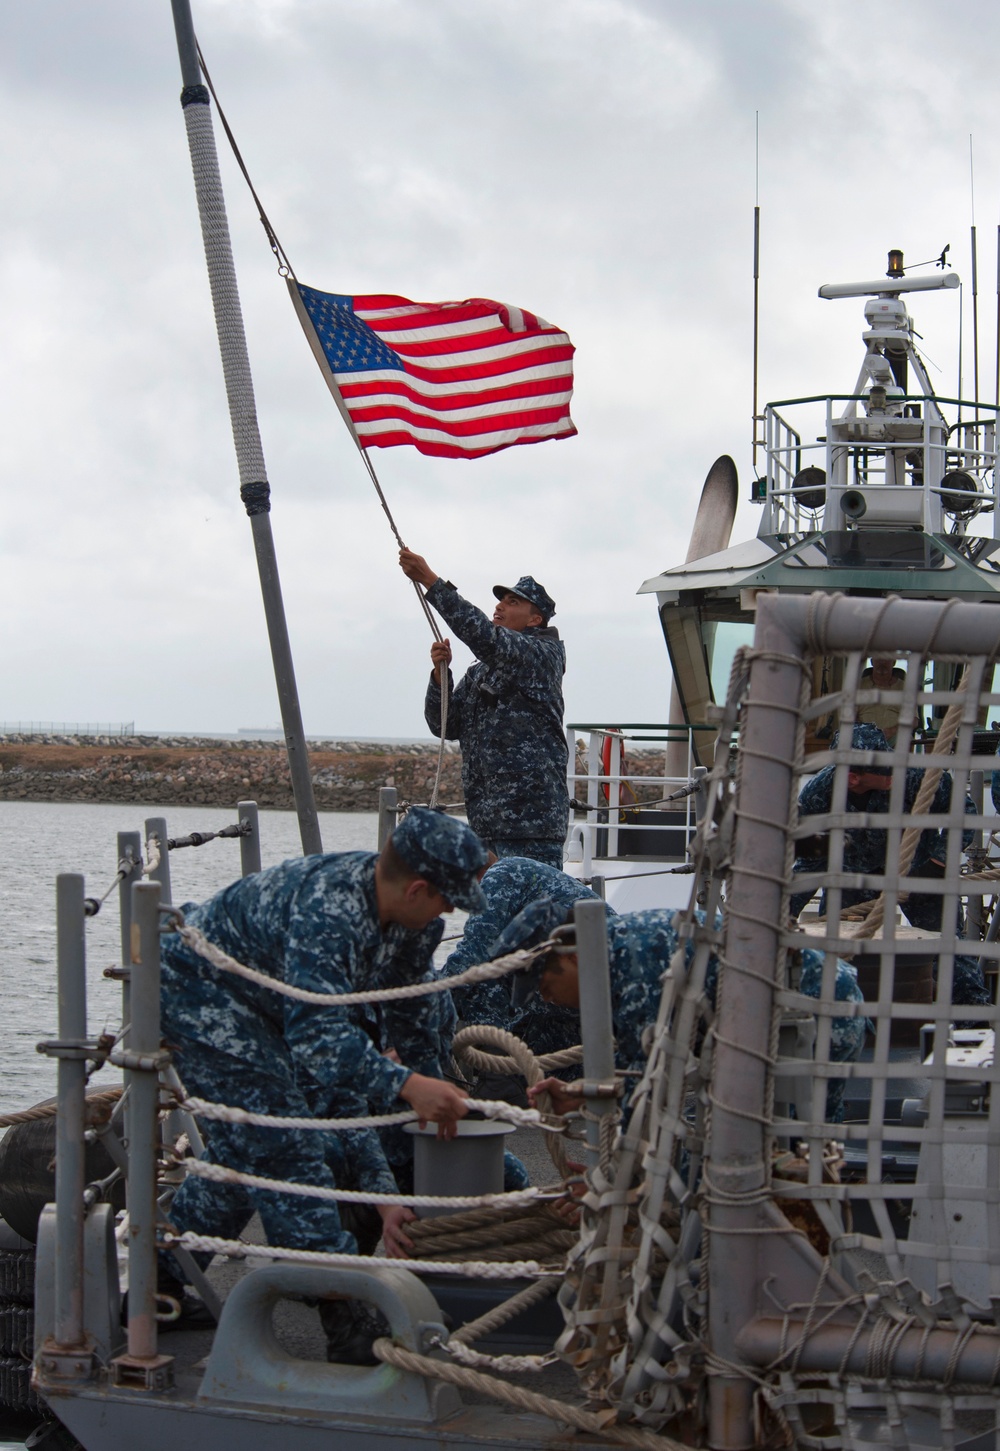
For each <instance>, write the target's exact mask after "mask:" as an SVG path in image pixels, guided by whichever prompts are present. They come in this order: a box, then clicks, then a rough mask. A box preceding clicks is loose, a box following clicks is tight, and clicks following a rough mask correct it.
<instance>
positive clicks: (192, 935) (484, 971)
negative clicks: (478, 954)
mask: <svg viewBox="0 0 1000 1451" xmlns="http://www.w3.org/2000/svg"><path fill="white" fill-rule="evenodd" d="M173 918H174V921H175V922H176V923H178V924H179V925H178V926H177V928H176V931H177V934H178V936H179V937H180V938H181V940H182V941H183V942H184V944H185V946H186V947H190V949H191V951H192V952H194V953H196V954H197V955H198V956H199V957H203V958H204V959H205V960H206V962H210V963H211V964H212V966H213V967H218V968H220V969H221V970H222V971H223V972H231V973H234V974H235V975H236V976H237V977H243V978H246V980H247V981H248V982H255V983H257V984H258V985H259V986H260V987H266V988H268V989H270V991H271V992H276V993H279V994H280V995H281V996H282V997H286V998H294V999H295V1000H296V1002H300V1003H314V1004H315V1005H316V1006H317V1007H324V1008H334V1007H355V1006H358V1005H360V1004H362V1003H391V1002H398V1001H400V999H404V998H422V997H426V996H427V995H429V994H431V993H445V992H450V991H451V989H452V988H454V987H464V986H465V985H466V984H467V983H473V982H492V981H493V980H494V979H495V978H499V977H506V976H507V974H508V973H510V972H523V971H524V969H525V968H527V967H530V966H531V964H532V963H533V962H534V961H535V959H536V958H537V957H544V956H545V955H546V954H547V953H548V952H550V951H551V950H552V947H553V943H552V942H551V941H549V942H543V943H541V944H539V946H538V947H532V948H528V949H525V950H522V951H519V952H511V953H509V954H508V955H507V956H506V957H498V958H497V959H496V960H495V961H494V962H481V963H478V964H477V965H476V966H475V967H469V968H466V970H465V972H460V973H458V974H457V975H456V976H455V977H447V976H445V975H444V974H440V975H439V976H438V977H436V978H433V979H431V981H430V982H413V983H407V984H405V985H404V986H402V987H386V988H372V989H370V990H369V991H368V992H360V993H316V992H312V991H311V990H310V989H309V988H302V987H293V986H292V985H291V984H290V983H286V982H281V981H279V979H278V978H276V977H269V976H268V974H267V973H266V972H260V971H259V970H258V969H257V968H255V967H247V966H246V965H245V963H242V962H238V961H237V960H236V958H235V957H230V956H229V954H228V952H223V951H222V948H221V947H216V946H215V944H214V943H212V942H209V940H208V938H207V937H206V936H205V934H204V933H203V932H201V931H200V930H199V929H198V928H197V927H189V926H188V925H187V924H186V923H184V922H183V920H182V918H181V916H180V913H179V912H174V913H173Z"/></svg>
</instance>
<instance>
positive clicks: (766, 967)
mask: <svg viewBox="0 0 1000 1451" xmlns="http://www.w3.org/2000/svg"><path fill="white" fill-rule="evenodd" d="M794 606H801V609H800V614H799V616H797V617H796V621H795V628H792V627H789V631H788V633H789V635H790V637H791V641H790V642H789V641H788V640H786V641H785V642H784V643H783V644H782V645H781V646H779V647H778V648H770V649H764V648H761V647H760V645H759V644H758V645H757V646H755V648H754V649H752V650H747V651H744V652H741V654H740V655H739V656H738V657H737V661H736V664H735V666H734V671H733V678H732V681H731V687H730V692H729V698H728V700H727V702H726V704H725V707H724V709H723V711H722V712H721V717H722V718H721V735H720V740H722V741H728V740H730V739H732V740H733V741H734V742H735V741H736V740H738V741H739V746H738V748H736V747H735V745H734V749H733V751H732V754H731V755H728V754H727V752H726V751H725V749H722V750H720V751H719V753H718V756H717V761H716V766H715V768H714V770H713V771H712V772H711V773H710V776H709V780H708V800H709V807H708V811H707V813H706V815H705V817H704V819H703V820H702V823H701V826H700V830H699V834H698V838H697V843H696V864H697V871H698V876H697V883H696V887H695V891H694V897H693V899H692V903H691V906H690V907H689V909H688V910H687V912H686V913H683V914H682V919H683V925H682V928H681V939H682V941H681V948H680V949H679V951H678V952H677V954H675V958H674V960H673V962H672V963H671V964H670V970H669V971H668V972H667V973H666V975H665V978H664V991H663V998H662V1002H661V1006H660V1013H659V1018H658V1021H657V1023H656V1027H655V1031H654V1033H653V1034H652V1036H651V1043H650V1054H649V1060H648V1065H647V1069H646V1072H645V1075H644V1077H643V1079H642V1080H641V1082H640V1083H639V1084H638V1085H637V1087H636V1088H635V1090H634V1091H633V1094H632V1098H631V1106H630V1110H629V1112H628V1115H627V1116H626V1119H625V1121H624V1124H623V1128H622V1132H621V1135H620V1138H619V1141H618V1142H617V1144H616V1145H615V1146H614V1147H613V1149H609V1152H608V1154H607V1155H606V1158H605V1162H604V1163H603V1164H602V1167H601V1170H600V1171H599V1172H598V1173H597V1174H594V1175H592V1176H591V1179H590V1186H589V1193H588V1196H587V1198H586V1200H585V1205H584V1216H583V1225H582V1230H581V1238H580V1243H579V1246H578V1248H577V1250H576V1252H575V1254H574V1255H573V1256H571V1265H570V1272H569V1275H568V1277H567V1281H566V1284H565V1285H564V1287H563V1290H562V1291H561V1294H560V1298H561V1300H562V1302H563V1307H564V1311H565V1313H566V1317H567V1330H566V1332H565V1334H564V1336H563V1339H562V1341H561V1343H560V1348H561V1350H562V1352H563V1354H564V1356H565V1357H566V1358H567V1359H570V1360H571V1361H572V1362H573V1363H574V1364H575V1365H576V1366H577V1368H578V1371H579V1374H580V1377H581V1381H582V1383H583V1385H584V1386H585V1387H586V1389H587V1390H588V1391H589V1394H590V1397H591V1401H592V1403H593V1404H594V1406H595V1408H599V1409H603V1411H604V1413H605V1414H608V1415H612V1414H613V1415H615V1416H616V1417H617V1418H619V1419H621V1420H632V1421H638V1422H639V1423H640V1424H643V1425H646V1426H648V1427H649V1428H651V1429H655V1430H657V1431H659V1432H660V1433H661V1434H665V1435H671V1434H673V1435H682V1436H683V1437H690V1438H691V1439H692V1441H693V1443H694V1444H706V1443H707V1444H711V1445H714V1446H733V1447H737V1446H740V1447H742V1446H747V1445H754V1446H772V1445H773V1446H792V1445H794V1446H801V1447H817V1448H830V1451H832V1448H840V1447H844V1448H862V1447H869V1446H872V1445H875V1444H878V1445H892V1446H899V1447H918V1446H924V1445H928V1446H930V1445H934V1446H946V1447H951V1446H954V1447H960V1446H964V1445H969V1446H973V1445H974V1446H976V1447H977V1448H978V1447H981V1446H982V1447H985V1446H989V1447H993V1446H1000V1212H998V1211H1000V1095H994V1093H993V1091H992V1090H993V1082H994V1078H995V1075H996V1066H995V1057H994V1027H995V1021H996V1008H995V1006H994V999H995V996H996V992H995V982H996V973H997V962H998V958H1000V943H998V940H997V938H998V928H1000V911H998V892H1000V851H998V849H997V844H996V837H995V835H994V828H995V827H996V826H997V825H998V822H997V817H996V814H995V811H994V808H993V804H992V800H991V785H992V779H993V777H992V773H993V769H994V767H995V766H996V767H997V768H1000V761H998V760H996V759H995V754H996V750H997V744H998V742H1000V735H996V734H994V733H993V732H992V731H989V730H988V729H986V723H987V721H988V719H989V718H991V716H992V714H993V713H994V712H995V713H996V714H997V716H998V717H1000V692H997V691H995V690H994V663H995V660H996V657H997V653H998V650H1000V615H998V613H997V611H996V609H995V607H983V606H978V607H977V606H966V605H962V606H960V607H959V610H960V611H965V612H968V613H969V617H970V619H972V617H973V614H974V612H976V611H978V614H979V617H982V616H983V614H984V612H985V615H988V616H992V618H993V619H995V620H996V621H997V624H996V626H995V627H994V628H995V632H996V636H997V645H996V646H995V647H994V648H991V649H990V650H989V651H984V653H983V654H981V655H979V656H969V655H960V654H958V653H955V652H953V653H951V654H944V653H942V650H941V648H940V647H939V645H938V644H936V642H935V633H936V628H937V626H936V623H935V620H936V619H938V618H939V619H940V620H943V619H944V618H945V616H948V617H949V619H951V615H950V613H949V611H950V607H949V606H947V605H942V606H928V605H927V604H926V603H924V604H921V605H920V606H919V607H917V608H919V609H920V610H922V611H923V612H924V613H923V614H921V615H920V616H919V618H917V617H914V615H913V614H912V611H913V610H914V608H915V606H914V605H912V604H908V603H903V602H900V601H898V600H892V601H874V600H872V601H867V600H866V601H853V600H852V601H847V600H843V599H841V598H840V597H836V596H834V597H825V598H823V597H814V600H813V602H812V603H809V602H808V601H807V600H805V599H802V600H801V601H791V600H789V599H787V598H786V599H785V600H783V601H781V605H780V609H781V610H783V611H785V612H786V613H787V612H788V611H789V610H790V609H791V608H792V607H794ZM929 610H930V611H932V612H933V611H937V616H935V617H934V618H932V619H931V621H930V624H928V618H927V615H928V611H929ZM838 611H839V613H838ZM845 611H847V612H848V613H849V614H850V620H849V621H848V622H847V623H845V620H844V618H843V616H844V614H845ZM963 618H964V617H963ZM980 622H981V620H980ZM786 623H787V622H786ZM952 623H954V621H953V620H952ZM890 626H892V627H894V628H895V630H896V634H895V635H892V634H891V630H890V637H889V638H887V637H886V634H885V632H886V630H889V629H890ZM911 626H912V628H910V627H911ZM796 631H797V632H798V634H797V635H796ZM838 631H839V634H838ZM880 632H881V633H880ZM954 633H955V632H954V630H952V636H954ZM980 633H982V631H980ZM914 635H916V636H917V637H918V639H919V638H920V637H921V636H925V637H928V638H927V643H926V644H925V645H924V646H923V648H920V649H915V648H912V645H913V643H914V642H913V638H912V637H913V636H914ZM844 637H846V643H838V642H840V641H843V640H844ZM959 637H960V638H961V632H959ZM876 638H877V639H878V643H879V645H880V646H881V647H882V648H883V649H884V651H885V653H887V654H889V655H890V656H891V657H892V661H893V662H898V664H896V665H895V668H894V673H893V674H892V675H891V676H890V679H889V683H888V684H885V683H882V684H881V685H879V686H876V685H873V684H872V680H871V669H870V667H869V656H870V654H871V650H872V642H873V641H874V640H875V639H876ZM831 641H832V642H833V643H831ZM908 641H909V644H910V646H911V648H907V643H908ZM852 645H853V648H850V646H852ZM834 648H836V652H837V653H836V659H835V666H836V669H835V674H836V681H837V683H836V687H835V688H833V687H831V683H830V677H831V676H832V675H833V674H834V670H833V668H832V667H831V656H832V654H833V650H834ZM824 662H825V664H824ZM890 668H892V667H890ZM866 670H867V671H868V674H867V675H866V674H865V672H866ZM904 672H905V674H904ZM880 679H881V680H882V681H884V680H885V674H884V670H883V671H880ZM819 683H822V686H823V688H822V689H820V690H819V691H818V692H817V684H819ZM876 721H879V722H881V724H880V725H878V724H875V722H876ZM782 731H784V733H785V735H784V743H783V742H782V735H781V733H782ZM775 773H777V774H775ZM997 786H998V788H1000V775H998V777H997ZM997 794H998V797H1000V789H998V792H997ZM984 797H985V803H984ZM720 914H721V915H720ZM727 1438H731V1439H727Z"/></svg>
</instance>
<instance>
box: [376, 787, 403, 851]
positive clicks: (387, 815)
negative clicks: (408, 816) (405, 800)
mask: <svg viewBox="0 0 1000 1451" xmlns="http://www.w3.org/2000/svg"><path fill="white" fill-rule="evenodd" d="M398 808H399V792H398V791H397V790H396V788H395V786H380V787H379V793H378V849H379V851H381V850H382V848H383V847H384V846H385V844H386V842H387V841H388V840H389V838H390V836H391V835H392V833H393V832H394V831H395V829H396V811H397V810H398Z"/></svg>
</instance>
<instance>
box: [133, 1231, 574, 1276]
mask: <svg viewBox="0 0 1000 1451" xmlns="http://www.w3.org/2000/svg"><path fill="white" fill-rule="evenodd" d="M162 1244H163V1247H164V1248H165V1249H172V1248H173V1247H174V1246H177V1247H179V1248H180V1249H186V1250H191V1251H193V1252H194V1253H196V1254H213V1255H225V1256H226V1257H227V1258H228V1259H263V1260H282V1261H287V1262H289V1263H292V1264H308V1265H333V1266H339V1267H342V1268H344V1269H351V1270H356V1269H365V1270H367V1269H380V1270H399V1269H407V1270H412V1271H413V1272H414V1273H415V1274H418V1275H419V1274H427V1275H470V1276H472V1277H473V1278H475V1279H479V1280H510V1279H526V1280H528V1279H539V1278H541V1277H542V1276H545V1275H552V1276H559V1277H561V1276H562V1270H561V1269H557V1270H553V1269H546V1268H543V1266H542V1265H540V1264H539V1263H538V1261H537V1260H495V1261H490V1260H416V1259H390V1258H389V1256H388V1255H348V1254H334V1253H331V1252H328V1251H326V1250H313V1249H286V1248H285V1247H284V1246H283V1245H271V1244H248V1243H247V1241H246V1240H242V1239H219V1238H217V1237H216V1236H215V1235H211V1234H192V1233H190V1231H185V1233H184V1234H177V1233H176V1231H172V1230H167V1231H166V1232H165V1233H164V1235H163V1237H162Z"/></svg>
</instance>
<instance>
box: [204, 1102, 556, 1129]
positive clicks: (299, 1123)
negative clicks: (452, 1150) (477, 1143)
mask: <svg viewBox="0 0 1000 1451" xmlns="http://www.w3.org/2000/svg"><path fill="white" fill-rule="evenodd" d="M463 1102H464V1103H465V1106H466V1108H468V1109H471V1110H474V1111H475V1112H476V1113H481V1114H483V1115H484V1117H486V1118H489V1119H494V1118H496V1119H505V1120H507V1122H509V1123H512V1124H516V1125H517V1126H518V1128H534V1129H546V1130H547V1131H548V1132H549V1133H552V1134H559V1133H563V1132H564V1126H563V1125H562V1124H553V1123H547V1122H546V1121H545V1119H544V1118H543V1117H542V1115H541V1114H540V1113H539V1111H538V1109H537V1108H519V1107H518V1105H517V1104H515V1103H505V1102H504V1101H503V1100H502V1099H490V1098H466V1099H464V1100H463ZM176 1107H177V1108H181V1109H186V1110H187V1112H188V1113H190V1114H194V1116H195V1117H196V1118H208V1119H217V1120H218V1121H219V1122H220V1123H226V1124H255V1125H257V1126H259V1127H260V1128H270V1129H319V1130H320V1131H321V1132H331V1131H336V1130H338V1129H381V1128H388V1127H389V1126H390V1125H391V1124H411V1123H416V1121H417V1119H418V1117H419V1115H418V1114H416V1113H414V1112H413V1110H412V1109H406V1110H404V1111H402V1112H400V1113H381V1114H372V1115H371V1116H370V1117H368V1118H294V1117H287V1118H285V1117H281V1116H279V1115H277V1114H269V1113H251V1112H250V1110H249V1109H245V1108H233V1107H231V1106H230V1105H229V1104H225V1103H211V1102H210V1101H209V1100H208V1099H205V1098H184V1099H181V1100H180V1101H179V1102H178V1103H177V1104H176Z"/></svg>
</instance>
